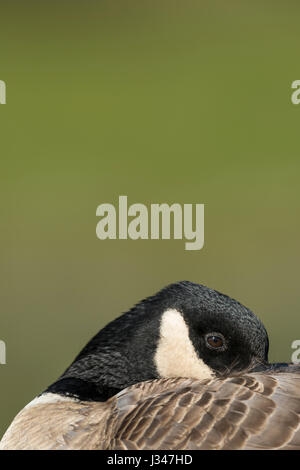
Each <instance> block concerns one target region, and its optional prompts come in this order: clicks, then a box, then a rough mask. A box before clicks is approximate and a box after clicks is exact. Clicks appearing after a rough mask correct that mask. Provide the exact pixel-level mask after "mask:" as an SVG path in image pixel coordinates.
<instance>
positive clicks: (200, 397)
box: [1, 373, 300, 450]
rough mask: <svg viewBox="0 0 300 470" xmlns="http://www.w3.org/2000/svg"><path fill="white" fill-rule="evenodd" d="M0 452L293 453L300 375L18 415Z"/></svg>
mask: <svg viewBox="0 0 300 470" xmlns="http://www.w3.org/2000/svg"><path fill="white" fill-rule="evenodd" d="M1 448H2V449H114V450H118V449H155V450H159V449H162V450H169V449H172V450H175V449H181V450H183V449H298V450H300V374H299V373H298V374H297V373H270V374H266V373H249V374H247V375H243V376H237V377H229V378H224V379H212V380H204V381H199V380H195V379H183V378H169V379H158V380H152V381H149V382H142V383H139V384H136V385H133V386H131V387H128V388H126V389H125V390H123V391H122V392H120V393H118V394H117V395H116V396H114V397H112V398H111V399H109V400H108V401H107V402H103V403H101V402H80V401H77V402H76V401H72V400H70V401H63V402H59V401H58V402H56V403H44V404H43V403H41V404H36V405H33V406H30V407H28V408H25V409H24V410H22V411H21V412H20V413H19V415H18V416H17V417H16V418H15V420H14V421H13V423H12V425H11V426H10V428H9V429H8V431H7V432H6V434H5V436H4V438H3V440H2V443H1Z"/></svg>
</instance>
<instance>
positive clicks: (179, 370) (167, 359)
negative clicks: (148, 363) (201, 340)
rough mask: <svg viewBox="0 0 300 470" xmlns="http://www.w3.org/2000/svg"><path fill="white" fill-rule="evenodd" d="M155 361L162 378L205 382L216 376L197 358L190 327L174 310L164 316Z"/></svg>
mask: <svg viewBox="0 0 300 470" xmlns="http://www.w3.org/2000/svg"><path fill="white" fill-rule="evenodd" d="M154 361H155V365H156V368H157V371H158V373H159V375H160V377H187V378H193V379H200V380H203V379H209V378H211V377H213V376H214V374H213V371H212V369H211V368H210V367H208V366H207V365H206V364H205V363H204V361H203V360H202V359H200V358H199V357H198V356H197V353H196V351H195V348H194V346H193V344H192V342H191V340H190V337H189V330H188V326H187V325H186V323H185V321H184V319H183V317H182V315H181V314H180V313H179V312H178V311H177V310H174V309H170V310H166V311H165V312H164V313H163V315H162V319H161V325H160V339H159V342H158V347H157V350H156V354H155V358H154Z"/></svg>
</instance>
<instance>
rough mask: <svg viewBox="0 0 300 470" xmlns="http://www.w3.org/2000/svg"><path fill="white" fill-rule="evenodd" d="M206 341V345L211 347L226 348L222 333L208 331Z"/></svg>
mask: <svg viewBox="0 0 300 470" xmlns="http://www.w3.org/2000/svg"><path fill="white" fill-rule="evenodd" d="M205 341H206V346H207V347H208V348H210V349H216V350H218V349H219V350H220V349H221V350H224V349H225V339H224V336H223V335H221V333H208V334H207V335H205Z"/></svg>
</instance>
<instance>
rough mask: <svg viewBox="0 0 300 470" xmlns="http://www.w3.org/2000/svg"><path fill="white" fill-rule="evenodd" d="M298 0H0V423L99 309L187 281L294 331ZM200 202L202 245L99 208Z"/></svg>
mask: <svg viewBox="0 0 300 470" xmlns="http://www.w3.org/2000/svg"><path fill="white" fill-rule="evenodd" d="M299 14H300V5H299V2H297V1H287V2H283V1H280V2H279V1H275V0H272V1H271V0H270V1H266V0H254V1H253V0H252V1H233V0H227V1H226V2H225V1H223V0H222V1H221V0H219V1H216V0H207V1H189V0H187V1H185V2H182V1H175V0H167V1H164V0H159V1H143V0H136V1H124V0H122V1H121V0H119V1H117V0H111V1H66V0H62V1H59V2H58V1H51V2H46V1H39V2H37V1H35V2H33V1H22V2H21V1H14V2H11V1H1V4H0V15H1V28H0V51H1V56H0V58H1V60H0V79H1V80H5V82H6V84H7V104H6V105H0V152H1V173H0V178H1V181H0V191H1V198H0V205H1V208H0V209H1V235H0V237H1V240H0V242H1V243H0V246H1V265H0V269H1V273H0V285H1V314H0V315H1V323H0V339H2V340H4V341H5V342H6V345H7V364H6V365H1V366H0V386H1V402H0V417H1V420H0V435H1V434H2V432H3V431H4V430H5V428H6V427H7V425H8V424H9V422H10V421H11V419H12V418H13V416H14V415H15V414H16V413H17V411H18V410H19V409H21V408H22V407H23V406H24V405H25V404H26V403H27V402H29V401H30V400H31V399H32V398H33V397H34V396H35V395H36V394H37V393H39V392H41V391H42V390H43V389H44V388H45V387H46V386H47V385H49V384H50V383H51V382H53V381H54V380H55V379H56V378H57V377H58V375H60V374H61V373H62V372H63V370H64V369H65V368H66V367H67V366H68V365H69V363H70V362H71V361H72V360H73V358H74V356H75V354H77V353H78V352H79V350H80V349H81V348H82V346H83V345H84V344H85V343H86V342H87V340H89V338H90V337H91V336H92V335H93V334H95V333H96V332H97V331H98V330H99V329H100V328H101V327H102V326H104V325H105V324H106V323H107V322H108V321H109V320H110V319H113V318H115V317H116V316H117V315H119V314H120V313H121V312H122V311H126V310H127V309H128V308H129V307H131V306H132V305H133V304H134V303H135V302H137V301H138V300H140V299H141V298H143V297H145V296H148V295H150V294H152V293H154V292H155V291H157V290H158V289H160V288H161V287H163V286H165V285H166V284H168V283H170V282H173V281H177V280H182V279H188V280H191V281H196V282H200V283H204V284H206V285H208V286H210V287H212V288H215V289H218V290H220V291H222V292H224V293H227V294H228V295H230V296H232V297H234V298H237V299H238V300H240V301H241V302H242V303H244V304H245V305H247V306H248V307H250V308H251V309H252V310H253V311H254V312H255V313H257V314H258V315H259V317H260V318H261V319H262V320H263V322H264V323H265V325H266V327H267V329H268V331H269V335H270V340H271V351H270V359H271V360H273V361H289V360H290V358H291V353H292V350H291V342H292V341H293V340H294V339H298V338H300V320H299V306H298V304H299V276H298V272H299V228H300V224H299V207H300V202H299V171H300V163H299V120H300V105H299V107H298V106H295V105H293V104H292V103H291V93H292V90H291V83H292V81H294V80H297V79H300V67H299ZM119 195H127V196H128V202H129V204H132V203H135V202H139V203H144V204H146V205H147V206H148V207H149V205H150V204H151V203H162V202H167V203H169V204H171V203H173V202H178V203H180V204H184V203H193V204H196V203H205V207H206V213H205V246H204V248H203V250H201V251H197V252H195V251H185V249H184V241H180V240H176V241H172V240H171V241H167V240H158V241H155V240H153V241H151V240H148V241H145V240H138V241H132V240H127V241H123V240H120V241H118V240H109V241H100V240H98V239H97V238H96V234H95V229H96V223H97V220H98V219H97V218H96V215H95V214H96V207H97V206H98V205H99V204H101V203H104V202H108V203H113V204H117V201H118V196H119Z"/></svg>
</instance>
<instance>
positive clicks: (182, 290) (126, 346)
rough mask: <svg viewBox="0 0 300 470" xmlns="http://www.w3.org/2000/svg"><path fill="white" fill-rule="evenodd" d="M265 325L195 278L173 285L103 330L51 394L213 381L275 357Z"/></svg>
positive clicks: (101, 397)
mask: <svg viewBox="0 0 300 470" xmlns="http://www.w3.org/2000/svg"><path fill="white" fill-rule="evenodd" d="M268 347H269V341H268V336H267V332H266V329H265V327H264V326H263V324H262V323H261V321H260V320H259V319H258V318H257V317H256V316H255V315H254V313H252V312H251V310H249V309H248V308H246V307H245V306H243V305H242V304H241V303H239V302H237V301H236V300H234V299H232V298H230V297H228V296H227V295H224V294H221V293H219V292H217V291H215V290H213V289H210V288H208V287H205V286H203V285H200V284H195V283H192V282H188V281H183V282H178V283H175V284H171V285H169V286H168V287H166V288H164V289H162V290H161V291H160V292H158V293H157V294H156V295H154V296H151V297H148V298H147V299H145V300H143V301H141V302H140V303H139V304H137V305H136V306H134V307H133V308H132V309H131V310H129V311H128V312H127V313H125V314H123V315H121V316H120V317H119V318H117V319H116V320H114V321H112V322H111V323H109V324H108V325H107V326H106V327H105V328H103V329H102V330H101V331H100V332H99V333H98V334H97V335H96V336H95V337H94V338H92V340H91V341H90V342H89V343H88V344H87V345H86V346H85V347H84V349H83V350H82V351H81V352H80V354H79V355H78V356H77V357H76V358H75V360H74V361H73V363H72V364H71V365H70V367H68V369H67V370H66V371H65V372H64V374H63V375H62V376H61V377H60V378H59V380H58V381H56V382H55V383H54V384H52V385H51V386H50V387H49V388H48V389H47V390H46V392H50V393H56V394H59V395H64V396H73V397H75V398H79V399H81V400H93V401H105V400H107V399H108V398H109V397H111V396H113V395H115V394H116V393H118V392H119V391H120V390H123V389H124V388H126V387H128V386H130V385H133V384H136V383H139V382H143V381H146V380H151V379H159V378H165V377H187V378H195V379H199V380H205V379H210V378H213V377H220V376H226V375H232V374H240V373H243V372H245V371H249V370H251V369H252V368H255V367H257V366H259V365H260V364H266V363H267V361H268Z"/></svg>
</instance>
